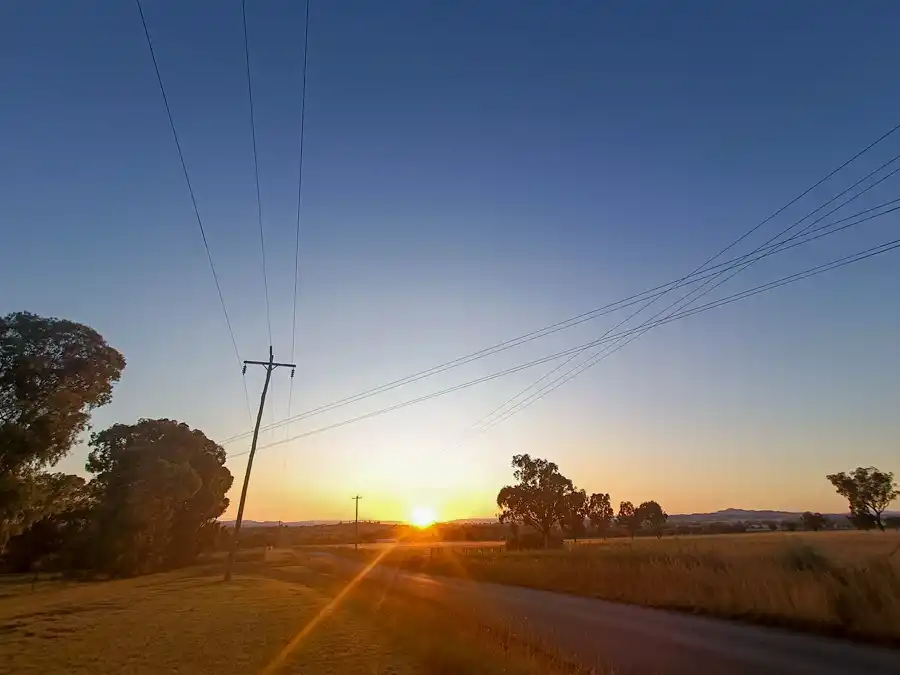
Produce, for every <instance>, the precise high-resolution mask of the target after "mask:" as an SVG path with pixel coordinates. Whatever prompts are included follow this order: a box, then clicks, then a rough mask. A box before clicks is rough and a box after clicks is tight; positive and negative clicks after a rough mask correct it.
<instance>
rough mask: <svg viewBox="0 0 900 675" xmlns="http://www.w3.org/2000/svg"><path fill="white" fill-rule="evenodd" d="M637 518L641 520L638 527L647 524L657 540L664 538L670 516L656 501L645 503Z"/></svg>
mask: <svg viewBox="0 0 900 675" xmlns="http://www.w3.org/2000/svg"><path fill="white" fill-rule="evenodd" d="M637 516H638V518H639V519H640V522H639V524H638V527H640V526H641V525H643V524H645V523H646V524H647V525H648V526H649V527H650V529H651V530H652V531H653V534H655V535H656V538H657V539H659V538H661V537H662V533H663V528H665V526H666V521H667V520H668V519H669V514H667V513H666V512H665V511H663V510H662V507H661V506H660V505H659V504H657V503H656V502H654V501H649V502H644V503H643V504H641V505H640V506H639V507H638V508H637Z"/></svg>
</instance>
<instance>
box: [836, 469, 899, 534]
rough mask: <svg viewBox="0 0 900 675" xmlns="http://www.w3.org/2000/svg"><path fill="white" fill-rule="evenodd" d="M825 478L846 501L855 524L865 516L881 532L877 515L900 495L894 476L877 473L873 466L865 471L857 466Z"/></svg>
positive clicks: (879, 516)
mask: <svg viewBox="0 0 900 675" xmlns="http://www.w3.org/2000/svg"><path fill="white" fill-rule="evenodd" d="M825 477H826V478H827V479H828V480H829V481H831V484H832V485H834V487H835V489H836V490H837V492H838V494H839V495H841V496H842V497H846V498H847V501H848V502H849V503H850V514H851V518H852V517H853V516H856V517H857V519H858V521H859V522H862V520H863V519H864V514H868V515H870V516H871V517H872V519H873V521H874V523H875V526H876V527H877V528H878V529H879V530H882V531H883V530H884V523H882V522H881V514H882V513H884V511H885V509H887V507H888V506H889V505H890V503H891V502H892V501H894V500H895V499H896V498H897V497H898V496H900V491H898V490H897V486H896V484H895V483H894V474H892V473H889V472H883V471H879V470H878V469H876V468H875V467H874V466H870V467H868V468H864V467H861V466H860V467H857V469H856V470H855V471H853V473H850V474H847V473H845V472H843V471H841V472H840V473H832V474H828V475H827V476H825Z"/></svg>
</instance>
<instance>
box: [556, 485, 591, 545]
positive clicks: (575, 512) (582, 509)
mask: <svg viewBox="0 0 900 675" xmlns="http://www.w3.org/2000/svg"><path fill="white" fill-rule="evenodd" d="M589 515H590V502H589V500H588V496H587V493H586V492H585V491H584V490H571V491H570V492H568V493H566V494H565V495H563V498H562V499H561V500H560V511H559V524H560V527H561V528H562V530H563V532H564V533H565V534H566V536H568V537H571V538H572V539H573V540H574V541H575V542H576V543H577V542H578V537H581V536H584V521H586V520H587V519H588V517H589Z"/></svg>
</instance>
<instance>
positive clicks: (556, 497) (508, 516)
mask: <svg viewBox="0 0 900 675" xmlns="http://www.w3.org/2000/svg"><path fill="white" fill-rule="evenodd" d="M512 467H513V469H514V471H513V477H514V478H515V479H516V481H517V482H516V484H515V485H507V486H505V487H503V488H502V489H501V490H500V492H499V493H498V494H497V506H499V507H500V509H501V511H500V516H499V520H500V522H501V523H509V524H510V525H511V526H514V528H515V529H513V530H512V531H511V534H512V537H511V539H512V542H511V545H510V548H513V549H525V548H530V547H535V545H536V544H538V543H540V544H541V545H542V546H543V547H544V548H548V547H549V545H550V540H551V537H552V534H553V532H554V530H555V529H556V528H558V529H559V531H560V532H561V534H562V535H563V536H565V537H568V538H569V539H573V540H574V541H576V542H577V541H578V539H579V538H583V537H584V536H585V535H586V534H588V533H589V530H588V525H590V526H591V527H592V528H593V534H594V535H596V536H601V537H605V536H607V535H608V534H609V533H610V528H611V526H612V523H613V510H612V505H611V503H610V498H609V494H607V493H594V494H592V495H590V496H588V494H587V492H586V491H585V490H580V489H577V488H576V487H575V485H574V483H573V482H572V481H571V480H570V479H569V478H566V477H565V476H564V475H562V474H561V473H560V471H559V467H558V466H557V465H556V464H555V463H553V462H550V461H547V460H546V459H540V458H532V457H531V456H530V455H515V456H514V457H513V459H512ZM667 520H668V515H667V514H666V512H665V511H663V510H662V507H660V505H659V504H658V503H657V502H655V501H647V502H643V503H642V504H641V505H640V506H639V507H637V508H635V507H634V505H633V504H632V503H631V502H622V503H621V504H620V505H619V515H618V516H616V517H615V522H616V523H617V524H618V525H619V527H620V528H622V529H623V530H625V531H626V532H627V533H628V534H629V535H631V537H634V536H635V535H636V534H637V533H638V532H639V531H640V530H641V528H643V527H644V526H646V527H647V529H648V531H649V532H650V533H652V534H654V535H656V536H657V537H661V536H662V535H663V532H664V530H665V525H666V521H667ZM523 526H524V527H528V528H531V529H532V530H533V531H535V532H537V533H538V534H539V535H540V540H537V539H535V538H532V537H526V535H525V534H522V533H520V530H519V528H520V527H523Z"/></svg>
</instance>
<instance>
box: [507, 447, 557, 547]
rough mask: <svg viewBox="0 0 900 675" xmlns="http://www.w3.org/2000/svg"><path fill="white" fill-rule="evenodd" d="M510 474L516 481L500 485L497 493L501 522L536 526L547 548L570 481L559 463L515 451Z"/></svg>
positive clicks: (534, 527)
mask: <svg viewBox="0 0 900 675" xmlns="http://www.w3.org/2000/svg"><path fill="white" fill-rule="evenodd" d="M512 467H513V469H515V471H513V477H514V478H515V479H516V481H517V483H516V484H515V485H507V486H505V487H503V488H502V489H501V490H500V492H499V493H498V494H497V506H499V507H500V509H501V511H500V514H499V519H500V522H501V523H513V522H515V523H520V524H522V525H527V526H529V527H531V528H533V529H535V530H537V531H538V532H539V533H540V534H541V536H542V538H543V541H544V547H545V548H546V547H547V546H548V545H549V542H550V533H551V532H552V531H553V526H554V525H556V523H557V521H558V520H559V512H560V507H561V503H562V500H563V499H564V498H565V496H566V495H567V494H568V493H570V492H572V491H573V489H574V487H573V485H572V481H571V480H569V479H568V478H566V477H565V476H563V475H562V474H561V473H560V472H559V467H558V466H557V465H556V464H555V463H553V462H548V461H547V460H546V459H540V458H534V459H532V458H531V456H530V455H527V454H526V455H514V456H513V458H512Z"/></svg>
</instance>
